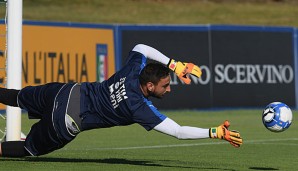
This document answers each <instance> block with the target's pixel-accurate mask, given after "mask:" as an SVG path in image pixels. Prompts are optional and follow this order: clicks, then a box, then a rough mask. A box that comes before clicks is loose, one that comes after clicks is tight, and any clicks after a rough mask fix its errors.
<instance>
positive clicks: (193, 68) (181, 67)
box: [168, 59, 202, 84]
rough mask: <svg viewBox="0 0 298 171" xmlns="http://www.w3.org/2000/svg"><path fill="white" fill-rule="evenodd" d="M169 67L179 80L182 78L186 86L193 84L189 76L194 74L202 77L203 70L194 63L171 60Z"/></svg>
mask: <svg viewBox="0 0 298 171" xmlns="http://www.w3.org/2000/svg"><path fill="white" fill-rule="evenodd" d="M168 67H169V68H170V69H171V70H172V71H174V72H175V73H176V75H177V76H178V78H180V79H181V80H182V81H183V82H184V83H185V84H190V82H191V80H190V78H189V74H192V75H194V76H196V77H198V78H199V77H201V75H202V71H201V69H200V68H199V67H198V66H197V65H194V64H193V63H185V62H180V61H175V60H174V59H171V60H170V62H169V64H168Z"/></svg>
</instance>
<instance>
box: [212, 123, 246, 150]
mask: <svg viewBox="0 0 298 171" xmlns="http://www.w3.org/2000/svg"><path fill="white" fill-rule="evenodd" d="M229 126H230V122H229V121H227V120H226V121H225V122H224V123H223V124H221V125H220V126H218V127H213V128H210V130H209V136H210V138H218V139H224V140H226V141H229V142H230V144H231V145H233V146H234V147H240V145H241V144H242V138H241V137H240V133H239V132H238V131H234V130H232V131H230V130H228V128H229Z"/></svg>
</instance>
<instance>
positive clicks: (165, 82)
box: [149, 75, 171, 99]
mask: <svg viewBox="0 0 298 171" xmlns="http://www.w3.org/2000/svg"><path fill="white" fill-rule="evenodd" d="M170 82H171V77H170V75H168V76H167V77H165V78H162V79H160V80H159V82H158V83H157V85H154V89H153V91H152V92H150V94H149V95H150V96H152V97H156V98H159V99H161V98H162V97H163V96H164V95H165V94H166V93H167V92H170V91H171V87H170Z"/></svg>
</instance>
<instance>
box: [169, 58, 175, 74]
mask: <svg viewBox="0 0 298 171" xmlns="http://www.w3.org/2000/svg"><path fill="white" fill-rule="evenodd" d="M167 66H168V68H170V69H171V70H172V71H175V69H176V66H177V61H175V60H174V59H171V60H170V61H169V63H168V65H167Z"/></svg>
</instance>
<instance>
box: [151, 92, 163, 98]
mask: <svg viewBox="0 0 298 171" xmlns="http://www.w3.org/2000/svg"><path fill="white" fill-rule="evenodd" d="M164 95H165V93H164V94H156V93H154V92H151V91H150V92H149V96H151V97H155V98H158V99H162V98H163V97H164Z"/></svg>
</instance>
